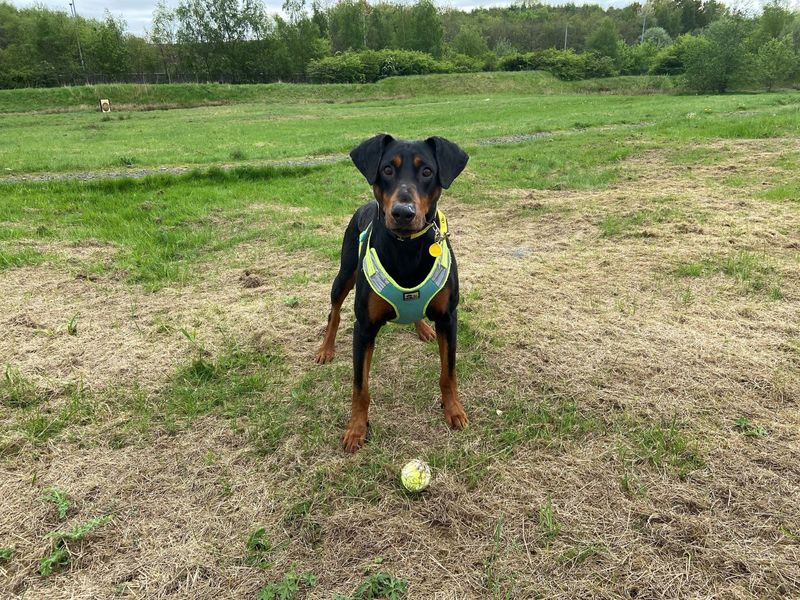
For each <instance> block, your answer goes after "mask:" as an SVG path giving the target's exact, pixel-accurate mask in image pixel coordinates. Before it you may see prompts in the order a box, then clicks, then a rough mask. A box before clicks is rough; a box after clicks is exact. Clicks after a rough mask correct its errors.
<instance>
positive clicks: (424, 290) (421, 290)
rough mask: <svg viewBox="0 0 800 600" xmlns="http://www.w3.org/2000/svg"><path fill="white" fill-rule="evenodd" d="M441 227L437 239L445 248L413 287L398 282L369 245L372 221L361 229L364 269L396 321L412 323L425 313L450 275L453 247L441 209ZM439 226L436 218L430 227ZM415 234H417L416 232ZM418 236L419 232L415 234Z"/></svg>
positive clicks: (370, 283) (368, 279)
mask: <svg viewBox="0 0 800 600" xmlns="http://www.w3.org/2000/svg"><path fill="white" fill-rule="evenodd" d="M438 216H439V226H438V227H437V239H436V241H435V242H434V243H435V244H438V245H439V246H440V248H441V249H442V252H441V253H440V254H439V255H438V256H437V257H436V259H435V261H434V263H433V267H432V268H431V270H430V272H429V273H428V276H427V277H425V279H424V280H423V281H422V283H420V284H419V285H417V286H415V287H413V288H404V287H401V286H400V285H398V284H397V282H396V281H394V279H392V277H391V275H389V273H387V271H386V269H385V268H384V267H383V265H382V264H381V261H380V259H379V258H378V253H377V251H376V250H375V249H374V248H370V246H369V242H370V239H371V238H372V223H370V224H369V225H368V226H367V228H366V229H365V230H364V231H362V232H361V235H360V236H359V244H358V245H359V247H358V253H359V256H363V262H362V265H363V270H364V274H365V276H366V278H367V282H368V283H369V285H370V287H371V288H372V290H373V291H374V292H375V293H376V294H378V296H380V297H381V298H383V299H384V300H386V301H387V302H388V303H389V304H390V305H391V306H392V308H394V311H395V314H396V316H395V318H394V319H392V320H391V322H393V323H400V324H403V323H413V322H415V321H419V320H420V319H422V318H423V317H424V316H425V311H426V310H427V308H428V304H429V303H430V301H431V300H432V299H433V297H434V296H435V295H436V294H437V293H439V291H440V290H441V289H442V288H443V287H444V284H445V283H446V282H447V278H448V276H449V274H450V266H451V260H450V249H449V248H448V246H447V242H446V237H445V236H446V233H447V220H446V219H445V217H444V213H442V212H441V211H438ZM434 226H436V222H435V220H434V221H432V222H431V224H430V226H429V227H427V228H426V229H425V231H427V230H428V229H430V227H434ZM415 235H416V234H415ZM416 237H419V235H416Z"/></svg>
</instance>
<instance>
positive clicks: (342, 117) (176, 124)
mask: <svg viewBox="0 0 800 600" xmlns="http://www.w3.org/2000/svg"><path fill="white" fill-rule="evenodd" d="M543 78H544V79H543ZM397 79H398V80H399V81H388V80H387V81H384V82H381V83H380V84H376V85H377V88H372V87H370V86H355V87H354V86H294V87H292V86H287V85H276V86H272V87H271V86H235V87H234V86H230V87H234V89H232V90H229V91H230V93H231V94H233V96H232V97H231V98H230V102H232V104H227V105H225V106H213V107H208V106H205V107H203V106H201V107H198V108H191V109H174V110H168V111H149V112H141V111H140V112H135V113H129V114H130V118H127V119H123V120H119V119H111V120H106V121H104V120H102V118H101V117H100V116H99V115H98V114H97V113H96V112H92V111H91V110H83V111H80V112H72V113H54V114H36V115H31V114H24V113H15V114H10V115H8V116H6V117H4V128H5V131H7V132H9V135H6V136H3V137H2V138H0V163H2V164H4V165H5V169H6V171H5V173H4V174H18V173H27V172H40V171H76V170H85V169H116V170H118V169H120V168H128V167H130V166H136V167H148V166H149V167H153V166H162V165H170V164H188V165H198V166H202V165H209V164H219V163H225V162H229V161H231V160H234V161H237V162H241V161H243V160H245V157H246V160H250V161H270V160H272V161H274V160H286V159H298V158H302V157H307V156H319V155H330V154H341V155H344V154H346V153H347V152H349V150H350V149H352V148H353V147H354V146H355V145H356V144H357V143H358V142H359V141H360V140H361V139H363V138H364V137H366V136H367V135H369V134H372V133H376V132H378V131H383V130H387V129H391V133H392V134H394V135H396V136H398V137H409V138H418V137H427V136H428V135H431V134H433V133H435V134H438V135H442V136H444V137H449V138H453V139H456V140H458V141H459V142H460V143H462V144H464V145H466V146H467V147H472V146H473V145H476V144H477V143H478V142H480V141H482V140H487V139H490V138H494V137H498V136H509V135H518V134H532V133H536V132H562V131H570V130H573V129H575V128H576V124H577V125H579V128H580V129H584V130H588V131H589V132H591V131H592V130H594V129H597V128H608V127H628V128H631V127H632V129H630V130H631V131H636V130H637V128H638V127H639V126H640V125H642V124H650V125H651V127H644V128H640V129H642V130H644V129H652V130H653V131H654V133H656V134H662V135H665V136H668V137H669V138H671V139H674V138H675V134H676V130H678V129H679V130H680V136H681V137H683V138H695V139H697V138H708V137H775V136H778V135H782V134H784V133H785V132H786V131H787V130H788V131H797V127H798V126H797V124H796V121H797V110H798V108H797V107H798V102H800V98H799V97H798V95H797V94H774V95H760V96H747V97H745V98H746V102H747V107H748V111H749V112H752V113H753V114H749V113H748V114H747V115H743V116H739V117H737V118H736V119H731V118H730V113H731V112H732V111H735V110H736V109H737V107H738V106H739V105H741V103H742V102H743V100H742V97H741V96H736V95H731V96H713V97H695V96H678V97H676V96H663V95H662V96H626V95H609V94H588V95H587V94H576V93H574V92H573V91H572V90H573V89H574V86H571V85H565V84H563V83H562V82H556V83H553V81H552V79H551V78H548V77H545V76H543V75H541V74H535V73H491V74H478V75H457V76H446V75H443V76H426V77H423V78H420V79H415V78H397ZM543 81H545V82H546V85H544V86H543V85H542V82H543ZM392 86H394V87H392ZM548 86H549V87H548ZM552 86H555V87H556V88H558V90H559V92H563V93H559V95H548V94H549V93H550V92H552V91H553V89H554V88H553V87H552ZM123 87H124V86H123ZM145 87H146V86H145ZM152 87H157V89H155V90H153V89H150V90H148V89H144V90H136V89H135V86H127V87H124V89H125V90H127V91H126V94H129V95H132V96H135V95H136V94H139V93H141V94H145V95H146V94H149V93H159V94H165V95H168V93H169V89H166V90H165V89H162V88H170V86H151V88H152ZM225 87H226V86H217V87H213V86H211V87H210V88H207V87H202V86H200V87H196V88H195V87H192V86H178V87H177V88H176V89H175V90H174V93H175V94H176V95H177V96H181V97H190V96H191V94H192V93H194V94H195V95H196V98H198V99H199V100H200V101H201V102H202V101H203V98H204V93H205V91H206V90H207V89H211V90H216V91H219V90H222V89H224V88H225ZM251 88H255V89H256V90H261V89H262V88H263V89H264V90H266V91H267V92H266V93H268V92H270V91H276V92H278V93H277V94H276V95H274V96H272V97H270V101H269V102H264V101H263V99H262V96H261V95H260V94H262V92H257V93H254V94H253V95H250V94H249V92H251V91H253V90H252V89H251ZM121 89H122V88H121ZM364 89H369V90H373V89H380V90H383V91H382V92H380V93H377V94H376V95H374V96H370V95H369V94H366V95H360V94H361V91H362V90H364ZM65 90H66V91H63V92H58V93H59V94H63V95H64V96H65V97H66V98H71V97H72V96H71V95H72V94H74V93H75V90H74V89H71V88H65ZM87 90H89V91H91V88H87ZM287 90H288V92H287V93H286V94H284V95H281V92H284V91H287ZM434 90H435V92H434ZM29 92H30V93H32V94H33V95H34V96H35V95H36V93H37V92H41V93H42V94H43V97H45V98H50V101H51V103H53V104H54V105H58V103H59V102H63V101H64V100H63V99H61V98H60V97H56V96H57V94H56V92H54V91H51V90H41V91H39V90H29V91H25V90H20V91H16V90H11V91H7V92H6V93H5V96H6V97H8V98H9V100H8V101H7V103H8V105H10V106H16V103H17V102H18V101H19V97H18V94H19V95H24V94H27V93H29ZM542 92H544V94H543V93H542ZM348 93H349V94H350V95H349V96H348V95H347V94H348ZM291 94H296V95H297V96H298V97H302V98H303V100H302V101H298V100H297V99H296V98H295V99H293V98H292V97H291ZM3 97H4V94H3V93H1V92H0V107H2V98H3ZM345 99H349V100H351V101H344V100H345ZM354 99H359V100H363V101H360V102H352V100H354ZM781 102H782V103H783V104H781ZM93 103H94V100H93V101H92V104H93ZM0 111H2V108H0ZM386 111H401V112H402V119H399V120H394V121H392V125H391V126H390V125H388V124H387V120H386V116H385V114H386ZM687 114H697V115H699V116H698V117H697V118H694V119H691V120H689V119H687V118H686V115H687ZM54 132H57V137H58V144H59V152H58V153H53V152H52V150H51V149H52V142H53V137H54ZM615 137H616V138H617V139H618V138H619V137H620V136H619V133H617V134H615ZM577 148H578V149H580V146H579V145H578V146H577Z"/></svg>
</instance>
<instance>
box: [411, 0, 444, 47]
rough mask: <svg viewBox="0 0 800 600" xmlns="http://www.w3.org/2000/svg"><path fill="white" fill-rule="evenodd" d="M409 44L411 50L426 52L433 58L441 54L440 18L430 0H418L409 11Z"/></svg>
mask: <svg viewBox="0 0 800 600" xmlns="http://www.w3.org/2000/svg"><path fill="white" fill-rule="evenodd" d="M408 24H409V32H410V38H409V40H408V41H409V42H410V43H409V46H408V48H409V49H411V50H419V51H420V52H427V53H428V54H430V55H432V56H433V57H434V58H439V57H440V56H441V55H442V40H443V36H444V32H443V28H442V18H441V15H440V14H439V11H438V9H437V8H436V6H435V5H434V4H433V2H431V0H419V1H418V2H417V3H416V4H415V5H414V6H413V7H411V11H410V13H409V19H408Z"/></svg>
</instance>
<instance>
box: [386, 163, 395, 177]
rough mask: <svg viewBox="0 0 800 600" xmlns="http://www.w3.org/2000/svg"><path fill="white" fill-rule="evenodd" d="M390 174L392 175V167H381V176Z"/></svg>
mask: <svg viewBox="0 0 800 600" xmlns="http://www.w3.org/2000/svg"><path fill="white" fill-rule="evenodd" d="M392 173H394V169H392V167H390V166H389V165H386V166H385V167H383V174H384V175H391V174H392Z"/></svg>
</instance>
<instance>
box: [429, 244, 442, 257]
mask: <svg viewBox="0 0 800 600" xmlns="http://www.w3.org/2000/svg"><path fill="white" fill-rule="evenodd" d="M428 253H429V254H430V255H431V256H433V257H434V258H435V257H437V256H439V255H440V254H441V253H442V246H441V245H440V244H438V243H436V242H434V243H432V244H431V245H430V247H429V248H428Z"/></svg>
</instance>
